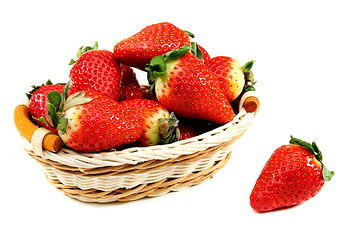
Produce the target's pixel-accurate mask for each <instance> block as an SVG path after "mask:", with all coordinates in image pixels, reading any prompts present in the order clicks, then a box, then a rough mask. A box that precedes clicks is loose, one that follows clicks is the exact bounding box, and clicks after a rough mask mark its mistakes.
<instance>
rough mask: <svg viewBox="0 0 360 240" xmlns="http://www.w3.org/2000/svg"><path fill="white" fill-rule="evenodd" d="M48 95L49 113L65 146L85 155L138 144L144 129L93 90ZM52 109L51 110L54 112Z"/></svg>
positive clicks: (106, 98) (66, 88) (54, 92)
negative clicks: (69, 94) (68, 94)
mask: <svg viewBox="0 0 360 240" xmlns="http://www.w3.org/2000/svg"><path fill="white" fill-rule="evenodd" d="M68 89H69V87H68V85H67V86H66V87H65V89H64V91H63V94H60V93H59V92H57V91H53V92H51V93H49V95H50V96H49V95H48V98H49V100H50V106H51V107H49V112H50V115H51V117H52V121H53V122H54V124H55V125H56V126H57V128H58V132H59V136H60V137H61V139H62V140H63V141H64V143H65V144H66V145H67V146H68V147H70V148H72V149H74V150H76V151H82V152H98V151H102V150H107V149H111V148H116V147H119V146H121V145H125V144H128V143H131V142H134V141H136V140H137V139H138V138H139V137H140V136H141V125H140V123H139V122H138V121H137V119H136V118H135V117H133V116H131V114H130V113H129V112H126V111H125V110H123V109H121V108H120V107H119V105H118V103H117V102H116V101H115V100H113V99H111V98H109V97H108V96H106V95H104V94H102V93H100V92H98V91H93V90H86V91H80V92H77V93H75V94H73V95H71V96H69V97H66V96H67V92H68ZM51 109H52V110H51Z"/></svg>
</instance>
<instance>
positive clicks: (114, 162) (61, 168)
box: [24, 102, 255, 202]
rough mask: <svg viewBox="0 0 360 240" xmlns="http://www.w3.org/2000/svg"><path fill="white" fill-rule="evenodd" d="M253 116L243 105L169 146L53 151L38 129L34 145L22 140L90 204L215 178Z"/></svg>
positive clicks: (57, 180) (52, 177)
mask: <svg viewBox="0 0 360 240" xmlns="http://www.w3.org/2000/svg"><path fill="white" fill-rule="evenodd" d="M241 103H242V102H240V106H241ZM254 116H255V113H247V112H246V111H245V110H244V108H240V112H239V113H238V114H237V115H236V116H235V118H234V119H233V120H232V121H231V122H229V123H227V124H225V125H223V126H221V127H218V128H216V129H214V130H212V131H210V132H207V133H204V134H201V135H199V136H196V137H193V138H190V139H186V140H183V141H179V142H175V143H172V144H166V145H158V146H151V147H133V148H128V149H125V150H121V151H109V152H100V153H80V152H75V151H73V150H70V149H67V148H63V149H61V150H60V152H58V153H53V152H50V151H47V150H42V148H41V141H42V138H43V136H44V135H45V133H44V132H43V131H41V130H40V131H39V134H36V136H35V137H34V138H33V140H32V142H31V143H30V142H29V141H27V140H26V139H24V147H25V149H26V151H27V152H28V153H29V155H30V156H31V157H33V158H34V159H35V160H37V161H38V162H39V163H40V164H41V166H42V167H43V170H44V172H45V174H46V176H47V179H48V181H49V182H50V183H51V184H52V185H53V186H55V187H56V188H57V189H59V190H61V191H62V192H64V193H65V194H66V195H68V196H70V197H73V198H76V199H79V200H81V201H86V202H113V201H131V200H136V199H140V198H143V197H153V196H158V195H161V194H164V193H167V192H170V191H178V190H182V189H184V188H187V187H190V186H192V185H195V184H198V183H200V182H202V181H204V180H206V179H208V178H210V177H212V176H213V175H214V174H215V173H216V172H217V171H219V170H220V169H221V168H222V167H223V166H224V165H225V164H226V162H227V161H228V159H229V158H230V155H231V146H232V144H233V143H234V142H235V141H236V140H237V139H239V138H240V137H241V136H242V135H243V134H244V132H245V131H246V129H247V128H248V127H249V125H250V124H251V123H252V120H253V118H254ZM39 145H40V147H39Z"/></svg>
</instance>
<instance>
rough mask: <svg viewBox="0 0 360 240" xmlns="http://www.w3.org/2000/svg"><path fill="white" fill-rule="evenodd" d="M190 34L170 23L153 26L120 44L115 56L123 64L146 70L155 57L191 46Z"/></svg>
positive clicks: (116, 46) (117, 46) (115, 49)
mask: <svg viewBox="0 0 360 240" xmlns="http://www.w3.org/2000/svg"><path fill="white" fill-rule="evenodd" d="M189 34H190V33H189V32H186V31H184V30H182V29H180V28H178V27H176V26H175V25H173V24H171V23H168V22H162V23H157V24H152V25H149V26H147V27H145V28H144V29H142V30H141V31H140V32H138V33H136V34H134V35H133V36H131V37H129V38H126V39H123V40H121V41H120V42H118V43H117V44H116V45H115V47H114V54H115V56H116V58H117V59H119V60H120V62H121V63H123V64H125V65H128V66H131V67H135V68H138V69H140V70H144V69H145V65H146V64H148V63H149V62H150V60H151V59H152V58H153V57H155V56H157V55H162V54H165V53H167V52H169V51H172V50H175V49H178V48H180V47H183V46H184V45H189V46H190V37H189ZM190 35H192V34H190Z"/></svg>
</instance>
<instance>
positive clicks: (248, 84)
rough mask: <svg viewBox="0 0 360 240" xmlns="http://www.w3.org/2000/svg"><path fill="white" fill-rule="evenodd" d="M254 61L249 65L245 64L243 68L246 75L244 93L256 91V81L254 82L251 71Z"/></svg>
mask: <svg viewBox="0 0 360 240" xmlns="http://www.w3.org/2000/svg"><path fill="white" fill-rule="evenodd" d="M254 62H255V61H254V60H251V61H249V62H247V63H245V64H244V65H243V66H242V67H241V68H242V70H243V72H244V75H245V86H244V91H245V92H248V91H255V87H254V85H255V84H256V81H255V80H254V74H253V72H252V71H251V68H252V67H253V65H254Z"/></svg>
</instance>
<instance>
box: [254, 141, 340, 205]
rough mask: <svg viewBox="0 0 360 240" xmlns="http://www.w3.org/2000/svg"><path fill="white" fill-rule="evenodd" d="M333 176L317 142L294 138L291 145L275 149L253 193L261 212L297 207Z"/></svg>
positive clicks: (255, 202)
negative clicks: (325, 163)
mask: <svg viewBox="0 0 360 240" xmlns="http://www.w3.org/2000/svg"><path fill="white" fill-rule="evenodd" d="M333 175H334V172H333V171H331V172H330V171H329V170H328V169H327V168H326V167H325V165H324V164H323V163H322V154H321V151H320V150H319V148H318V147H317V145H316V143H314V142H313V143H312V144H309V143H307V142H304V141H302V140H300V139H297V138H293V137H291V140H290V144H288V145H283V146H281V147H279V148H278V149H276V150H275V152H274V153H273V154H272V155H271V157H270V159H269V160H268V161H267V163H266V165H265V166H264V168H263V170H262V172H261V174H260V176H259V178H258V179H257V181H256V183H255V186H254V188H253V190H252V192H251V195H250V205H251V207H252V208H253V209H254V210H256V211H259V212H267V211H271V210H274V209H278V208H283V207H289V206H294V205H297V204H300V203H302V202H304V201H307V200H309V199H310V198H312V197H314V196H315V195H316V194H317V193H318V192H319V191H320V190H321V188H322V187H323V185H324V183H325V181H329V180H330V179H331V177H332V176H333Z"/></svg>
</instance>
